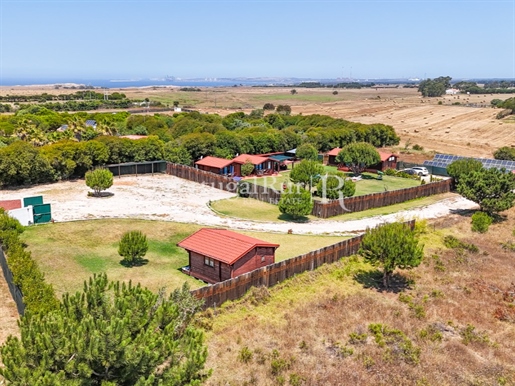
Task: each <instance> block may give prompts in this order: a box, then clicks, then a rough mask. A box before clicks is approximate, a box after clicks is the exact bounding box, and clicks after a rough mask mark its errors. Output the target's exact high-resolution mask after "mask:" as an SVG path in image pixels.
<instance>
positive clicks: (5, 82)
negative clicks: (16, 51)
mask: <svg viewBox="0 0 515 386" xmlns="http://www.w3.org/2000/svg"><path fill="white" fill-rule="evenodd" d="M67 83H68V84H70V83H74V84H79V85H85V86H93V87H102V88H127V87H152V86H156V87H165V86H178V87H233V86H266V85H271V84H277V85H278V84H281V83H280V82H267V81H265V80H249V79H245V80H240V79H234V80H233V79H220V80H213V79H181V80H172V79H170V80H165V79H134V80H132V79H27V78H24V79H6V78H3V79H2V80H1V81H0V86H30V85H45V84H61V85H65V84H67Z"/></svg>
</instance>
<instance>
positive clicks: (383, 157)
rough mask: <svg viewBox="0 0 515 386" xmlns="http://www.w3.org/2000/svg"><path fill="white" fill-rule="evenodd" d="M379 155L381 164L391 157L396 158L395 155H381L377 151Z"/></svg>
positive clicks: (380, 152)
mask: <svg viewBox="0 0 515 386" xmlns="http://www.w3.org/2000/svg"><path fill="white" fill-rule="evenodd" d="M378 153H379V156H380V157H381V162H384V161H386V160H387V159H388V158H390V157H391V156H394V157H397V156H396V155H395V154H393V153H383V152H382V151H378Z"/></svg>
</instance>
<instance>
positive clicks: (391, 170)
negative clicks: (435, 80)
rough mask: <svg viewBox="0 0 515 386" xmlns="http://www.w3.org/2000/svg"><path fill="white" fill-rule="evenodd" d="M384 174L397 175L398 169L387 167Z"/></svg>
mask: <svg viewBox="0 0 515 386" xmlns="http://www.w3.org/2000/svg"><path fill="white" fill-rule="evenodd" d="M384 174H385V175H387V176H395V175H397V170H395V169H386V170H385V171H384Z"/></svg>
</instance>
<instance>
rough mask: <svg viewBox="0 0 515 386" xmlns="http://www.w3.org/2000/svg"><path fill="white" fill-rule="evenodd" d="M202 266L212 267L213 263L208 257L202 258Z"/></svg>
mask: <svg viewBox="0 0 515 386" xmlns="http://www.w3.org/2000/svg"><path fill="white" fill-rule="evenodd" d="M204 264H205V265H209V266H210V267H214V266H215V261H214V260H213V259H212V258H210V257H207V256H204Z"/></svg>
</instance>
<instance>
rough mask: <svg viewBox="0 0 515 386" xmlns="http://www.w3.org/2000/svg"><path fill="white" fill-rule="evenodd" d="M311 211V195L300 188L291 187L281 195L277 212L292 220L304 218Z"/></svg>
mask: <svg viewBox="0 0 515 386" xmlns="http://www.w3.org/2000/svg"><path fill="white" fill-rule="evenodd" d="M312 209H313V200H312V198H311V193H310V192H309V191H307V190H306V189H304V188H302V187H300V186H292V187H291V188H290V189H287V190H286V191H284V192H283V194H282V195H281V199H280V200H279V210H280V211H281V213H285V214H289V215H290V216H292V217H293V219H297V218H299V217H301V216H306V215H308V214H310V213H311V210H312Z"/></svg>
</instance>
